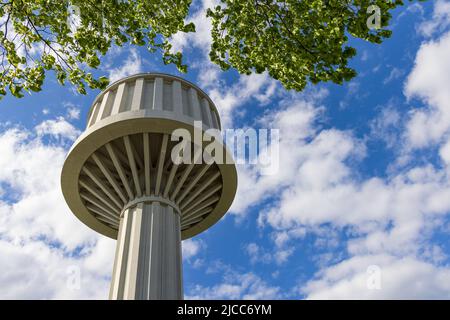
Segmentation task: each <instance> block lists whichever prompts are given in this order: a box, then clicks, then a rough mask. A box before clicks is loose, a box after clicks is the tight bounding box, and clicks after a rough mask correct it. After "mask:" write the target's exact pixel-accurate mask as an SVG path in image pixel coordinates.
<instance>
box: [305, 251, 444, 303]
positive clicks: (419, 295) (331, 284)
mask: <svg viewBox="0 0 450 320" xmlns="http://www.w3.org/2000/svg"><path fill="white" fill-rule="evenodd" d="M371 266H376V267H377V268H376V269H375V271H378V270H379V271H380V273H379V274H378V273H377V274H375V275H374V273H373V272H370V271H371V269H370V267H371ZM368 271H369V272H368ZM378 280H380V281H379V286H377V283H376V282H378ZM300 291H301V292H302V293H303V294H306V296H307V298H308V299H449V298H450V269H448V268H444V267H437V266H435V265H433V264H430V263H426V262H423V261H420V260H417V259H415V258H413V257H405V258H396V257H393V256H389V255H368V256H357V257H353V258H350V259H348V260H345V261H343V262H341V263H339V264H337V265H334V266H331V267H329V268H326V269H324V270H322V271H320V273H319V274H318V275H317V279H313V280H311V281H309V282H308V283H307V284H306V285H305V286H303V287H301V289H300Z"/></svg>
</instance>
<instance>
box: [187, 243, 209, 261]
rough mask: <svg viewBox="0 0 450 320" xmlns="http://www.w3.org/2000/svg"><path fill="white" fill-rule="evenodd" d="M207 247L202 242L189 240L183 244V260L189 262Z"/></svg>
mask: <svg viewBox="0 0 450 320" xmlns="http://www.w3.org/2000/svg"><path fill="white" fill-rule="evenodd" d="M205 247H206V245H205V244H204V243H203V242H202V241H200V240H194V239H187V240H184V241H183V242H182V250H183V252H182V254H183V259H186V260H189V259H190V258H192V257H194V256H196V255H198V254H199V253H200V250H203V249H205Z"/></svg>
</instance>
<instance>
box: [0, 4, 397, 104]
mask: <svg viewBox="0 0 450 320" xmlns="http://www.w3.org/2000/svg"><path fill="white" fill-rule="evenodd" d="M402 4H403V3H402V1H399V0H395V1H390V0H308V1H302V0H284V1H276V0H220V1H219V4H218V5H217V6H215V7H212V8H209V9H208V10H207V12H205V14H206V15H207V16H208V17H210V18H211V21H212V30H211V35H212V45H211V50H210V58H211V61H213V62H214V63H216V64H218V65H219V66H220V67H221V68H222V69H224V70H226V69H228V68H230V67H232V68H235V69H236V70H237V71H238V72H240V73H243V74H250V73H253V72H256V73H261V72H264V71H267V72H268V73H269V75H270V76H271V77H273V78H274V79H277V80H279V81H280V82H281V83H282V84H283V85H284V86H285V87H286V88H287V89H295V90H302V89H303V88H304V87H305V85H306V84H307V83H308V82H312V83H318V82H321V81H333V82H335V83H342V82H343V81H347V80H350V79H351V78H352V77H354V76H355V75H356V71H355V70H353V69H352V68H350V67H349V66H348V63H349V59H350V58H352V57H353V56H355V54H356V50H355V49H354V48H352V47H350V46H348V45H347V43H348V40H349V36H350V37H355V38H360V39H364V40H367V41H370V42H374V43H381V42H382V41H383V39H384V38H387V37H389V36H390V35H391V31H389V30H388V29H387V27H388V25H389V21H390V19H391V13H390V12H391V10H392V9H394V8H395V7H397V6H399V5H402ZM374 6H375V7H374ZM190 7H191V0H71V1H64V0H9V1H2V2H1V4H0V16H1V19H0V54H1V63H0V72H1V77H0V98H1V97H3V96H5V95H6V94H7V91H8V90H9V92H11V94H13V95H14V96H16V97H22V96H23V93H24V91H40V90H41V89H42V85H43V82H44V79H45V76H46V72H48V71H50V70H52V71H54V72H55V73H56V77H57V79H58V81H59V82H60V83H61V84H64V83H65V82H66V81H69V82H71V83H72V84H73V85H75V86H76V88H77V90H78V91H79V92H80V93H82V94H85V93H86V85H87V86H89V87H90V88H100V89H102V88H104V87H105V86H106V85H107V84H108V82H109V80H108V79H107V78H106V77H103V76H101V77H98V78H96V77H94V76H93V74H92V70H93V69H96V68H98V67H99V66H100V64H101V57H102V56H103V55H105V54H106V53H107V52H108V51H109V50H110V49H111V48H112V47H113V46H115V45H117V46H122V45H124V44H131V45H137V46H146V47H147V49H148V50H149V52H151V53H155V54H160V55H161V58H162V60H163V61H164V63H165V64H171V63H172V64H175V65H176V66H177V68H178V69H179V70H180V71H181V72H186V68H187V66H186V65H185V64H184V63H183V60H182V53H181V52H173V51H172V46H171V44H170V40H171V37H172V36H173V35H174V34H176V33H178V32H186V33H187V32H195V26H194V24H193V23H186V19H187V16H188V13H189V8H190ZM373 8H375V9H376V10H375V9H374V10H372V9H373ZM377 10H378V11H377ZM377 12H378V13H380V15H379V17H377V16H375V15H376V14H377ZM376 18H379V21H378V22H377V23H378V25H376V27H375V28H370V27H369V25H368V21H369V19H376ZM70 21H72V23H70Z"/></svg>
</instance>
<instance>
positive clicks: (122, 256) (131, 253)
mask: <svg viewBox="0 0 450 320" xmlns="http://www.w3.org/2000/svg"><path fill="white" fill-rule="evenodd" d="M180 229H181V228H180V216H179V214H178V212H177V211H176V210H174V209H173V208H172V207H171V206H170V205H167V204H163V203H160V202H156V201H155V202H151V203H150V202H145V203H144V202H141V203H138V204H137V205H135V206H133V207H130V208H128V209H126V210H125V211H124V212H123V215H122V217H121V219H120V225H119V234H118V238H117V248H116V257H115V262H114V269H113V276H112V282H111V289H110V294H109V298H110V299H112V300H122V299H126V300H128V299H131V300H148V299H150V300H165V299H176V300H181V299H183V281H182V261H181V259H182V258H181V230H180Z"/></svg>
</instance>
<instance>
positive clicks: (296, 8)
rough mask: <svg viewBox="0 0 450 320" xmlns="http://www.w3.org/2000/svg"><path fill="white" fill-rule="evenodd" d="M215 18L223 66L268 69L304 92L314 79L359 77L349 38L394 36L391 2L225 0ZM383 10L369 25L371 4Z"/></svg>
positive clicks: (212, 12) (217, 56)
mask: <svg viewBox="0 0 450 320" xmlns="http://www.w3.org/2000/svg"><path fill="white" fill-rule="evenodd" d="M221 3H222V4H221V5H218V6H216V7H215V8H212V9H209V10H208V13H207V14H208V16H209V17H211V18H212V24H213V28H212V38H213V42H212V48H211V52H210V58H211V60H212V61H213V62H215V63H216V64H218V65H219V66H220V67H221V68H222V69H224V70H226V69H228V68H230V67H234V68H236V69H237V70H238V71H239V72H240V73H244V74H250V73H252V72H257V73H261V72H264V71H265V70H267V71H268V73H269V74H270V76H271V77H273V78H275V79H278V80H279V81H280V82H281V83H282V84H283V85H284V87H285V88H287V89H295V90H302V89H303V88H304V87H305V86H306V84H307V82H308V81H311V82H312V83H318V82H321V81H333V82H335V83H338V84H341V83H342V82H343V81H348V80H350V79H351V78H353V77H354V76H355V75H356V71H355V70H353V69H352V68H350V67H348V61H349V59H350V58H352V57H353V56H355V55H356V50H355V49H354V48H352V47H350V46H346V45H345V44H346V43H347V42H348V37H349V36H353V37H356V38H360V39H364V40H367V41H370V42H373V43H381V42H382V41H383V39H384V38H388V37H389V36H390V35H391V31H389V30H387V29H386V27H387V26H388V24H389V21H390V19H391V14H390V11H391V10H392V9H394V8H395V7H397V6H399V5H402V4H403V2H402V1H398V0H396V1H390V0H309V1H301V0H284V1H276V0H254V1H240V0H222V1H221ZM373 5H376V6H378V8H379V9H380V12H381V16H380V18H381V19H380V25H379V28H378V29H373V30H371V29H369V28H368V26H367V20H368V19H369V18H370V16H371V15H370V10H369V13H368V9H370V6H373Z"/></svg>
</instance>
